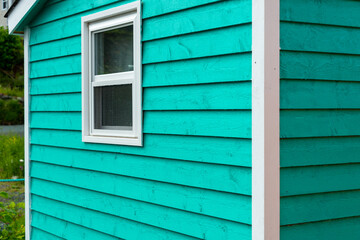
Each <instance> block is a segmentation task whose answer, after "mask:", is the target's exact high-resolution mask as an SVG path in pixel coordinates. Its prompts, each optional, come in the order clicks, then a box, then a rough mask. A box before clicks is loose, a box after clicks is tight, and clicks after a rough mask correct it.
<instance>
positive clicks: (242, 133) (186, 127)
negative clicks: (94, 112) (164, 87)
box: [30, 111, 251, 139]
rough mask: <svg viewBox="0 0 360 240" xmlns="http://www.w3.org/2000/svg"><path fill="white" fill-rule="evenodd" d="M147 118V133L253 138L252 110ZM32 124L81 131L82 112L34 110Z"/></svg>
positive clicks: (156, 113)
mask: <svg viewBox="0 0 360 240" xmlns="http://www.w3.org/2000/svg"><path fill="white" fill-rule="evenodd" d="M144 118H145V119H146V121H145V122H144V133H153V134H175V135H176V134H177V135H192V136H214V137H235V138H249V139H250V138H251V112H250V111H226V112H225V111H146V112H144ZM234 121H236V122H237V124H234ZM30 127H31V128H42V129H64V130H79V131H81V113H80V112H33V113H32V114H31V119H30Z"/></svg>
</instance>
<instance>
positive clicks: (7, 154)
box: [0, 135, 24, 178]
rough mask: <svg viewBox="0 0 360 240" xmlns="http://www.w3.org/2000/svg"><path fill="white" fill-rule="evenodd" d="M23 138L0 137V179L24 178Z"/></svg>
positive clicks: (15, 136)
mask: <svg viewBox="0 0 360 240" xmlns="http://www.w3.org/2000/svg"><path fill="white" fill-rule="evenodd" d="M22 159H24V138H23V137H20V136H18V135H4V136H1V135H0V178H11V177H12V176H18V177H20V178H23V177H24V163H23V162H20V160H22Z"/></svg>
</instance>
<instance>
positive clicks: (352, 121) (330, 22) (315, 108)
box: [280, 0, 360, 240]
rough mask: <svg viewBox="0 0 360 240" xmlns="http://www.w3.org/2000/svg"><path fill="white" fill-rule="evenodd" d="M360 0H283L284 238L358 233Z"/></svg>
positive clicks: (357, 235)
mask: <svg viewBox="0 0 360 240" xmlns="http://www.w3.org/2000/svg"><path fill="white" fill-rule="evenodd" d="M359 12H360V2H359V1H352V0H324V1H318V0H281V25H280V27H281V59H280V62H281V69H280V71H281V93H280V98H281V100H280V105H281V131H280V134H281V138H282V139H281V159H280V160H281V167H282V168H281V196H282V198H281V225H282V227H281V239H282V240H300V239H301V240H306V239H317V240H325V239H326V240H333V239H334V240H335V239H360V177H359V176H360V147H359V146H360V138H359V136H360V128H359V121H360V97H359V96H360V55H359V54H360V41H359V39H360V14H359Z"/></svg>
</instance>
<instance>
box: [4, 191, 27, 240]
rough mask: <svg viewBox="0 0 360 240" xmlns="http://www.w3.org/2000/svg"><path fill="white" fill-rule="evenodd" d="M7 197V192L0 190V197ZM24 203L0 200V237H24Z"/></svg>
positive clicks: (11, 239)
mask: <svg viewBox="0 0 360 240" xmlns="http://www.w3.org/2000/svg"><path fill="white" fill-rule="evenodd" d="M2 198H3V199H7V198H9V195H8V193H6V192H0V199H2ZM24 209H25V203H23V202H20V203H18V204H16V203H15V202H10V203H3V202H1V201H0V224H1V228H0V239H1V240H15V239H25V213H24Z"/></svg>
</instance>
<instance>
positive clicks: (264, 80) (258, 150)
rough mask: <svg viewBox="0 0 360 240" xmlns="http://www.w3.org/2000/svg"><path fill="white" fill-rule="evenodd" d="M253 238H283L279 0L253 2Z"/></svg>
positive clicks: (261, 239)
mask: <svg viewBox="0 0 360 240" xmlns="http://www.w3.org/2000/svg"><path fill="white" fill-rule="evenodd" d="M252 18H253V19H252V27H253V29H252V34H253V35H252V36H253V37H252V58H253V59H252V239H253V240H270V239H271V240H276V239H279V238H280V157H279V148H280V139H279V132H280V129H279V82H280V81H279V65H280V64H279V62H280V59H279V50H280V48H279V44H280V2H279V0H253V2H252Z"/></svg>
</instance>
